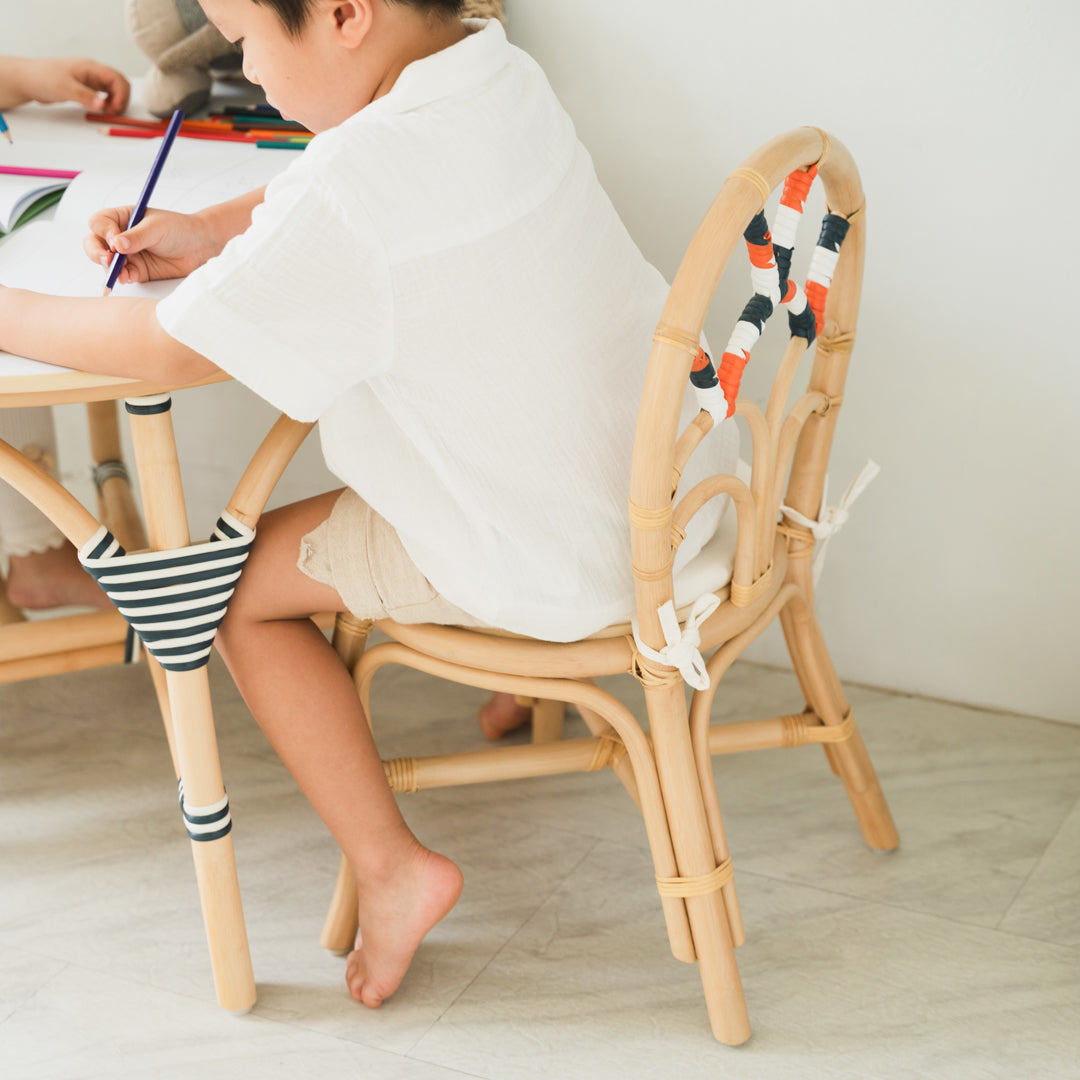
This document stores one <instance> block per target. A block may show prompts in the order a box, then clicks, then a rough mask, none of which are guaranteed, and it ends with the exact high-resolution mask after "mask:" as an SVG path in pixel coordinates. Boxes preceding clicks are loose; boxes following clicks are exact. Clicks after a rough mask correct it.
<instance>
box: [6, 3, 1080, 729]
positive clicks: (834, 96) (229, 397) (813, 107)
mask: <svg viewBox="0 0 1080 1080" xmlns="http://www.w3.org/2000/svg"><path fill="white" fill-rule="evenodd" d="M19 7H20V10H19V12H18V14H17V15H16V16H14V17H13V16H12V15H10V14H8V15H6V16H5V30H6V36H5V41H4V44H3V48H4V50H5V51H7V50H10V51H24V52H32V53H38V54H41V53H46V52H61V51H79V52H92V53H95V54H97V55H99V56H100V57H101V58H102V59H107V60H112V61H113V62H115V63H118V64H120V65H122V66H125V67H127V68H128V69H129V70H135V71H138V70H141V68H142V66H143V62H142V61H141V59H139V58H138V56H137V54H136V53H135V51H134V50H133V49H132V48H131V46H130V45H129V44H128V43H127V42H126V41H125V40H124V36H123V24H122V19H121V17H120V10H121V4H120V3H119V0H115V2H114V4H113V5H112V6H111V7H109V6H106V5H101V4H95V5H87V4H85V2H84V0H55V2H54V3H52V4H49V5H36V6H34V7H33V8H31V7H30V6H29V5H25V6H24V5H21V4H20V5H19ZM508 9H509V14H510V36H511V38H512V40H514V41H515V42H517V43H518V44H520V45H521V46H522V47H524V48H526V49H528V50H529V51H530V52H531V53H533V55H535V56H536V57H537V58H538V59H539V60H540V62H541V63H542V64H543V65H544V67H545V68H546V70H547V71H548V74H549V76H550V78H551V81H552V84H553V85H554V87H555V89H556V91H557V93H558V94H559V96H560V97H561V99H562V100H563V102H564V104H565V105H566V107H567V109H568V110H569V111H570V113H571V115H572V116H573V118H574V120H575V122H576V124H577V127H578V131H579V133H580V135H581V137H582V139H583V140H584V142H585V143H586V145H587V146H588V147H589V148H590V149H591V151H592V152H593V155H594V158H595V160H596V165H597V169H598V172H599V174H600V177H601V180H602V181H603V182H604V184H605V186H606V187H607V189H608V191H609V192H610V193H611V195H612V198H613V199H614V201H615V203H616V205H617V206H618V208H619V210H620V212H621V213H622V214H623V216H624V218H625V220H626V221H627V223H628V225H629V227H630V229H631V232H632V233H633V234H634V236H635V237H636V238H637V240H638V242H639V244H640V245H641V247H642V248H643V250H644V251H645V253H646V254H647V255H648V257H649V258H650V259H652V260H653V261H654V262H655V263H656V264H657V265H658V266H659V267H660V268H661V269H662V270H663V271H664V272H665V273H666V274H667V275H668V276H669V277H670V275H671V274H673V272H674V270H675V267H676V266H677V263H678V258H679V255H680V253H681V251H682V249H683V247H684V245H685V243H686V241H687V240H688V238H689V236H690V234H691V233H692V231H693V229H694V227H695V225H696V224H697V221H698V220H699V218H700V216H701V215H702V213H703V212H704V210H705V208H706V206H707V205H708V203H709V201H710V200H711V199H712V197H713V195H714V194H715V192H716V191H717V190H718V189H719V187H720V184H721V182H722V180H723V178H724V176H725V175H726V174H727V173H728V172H730V171H731V169H733V168H734V167H736V166H737V165H738V163H739V161H740V160H741V159H742V158H743V157H744V156H745V155H746V154H747V153H749V152H750V151H751V150H752V149H753V148H754V147H755V146H757V145H758V144H759V143H761V142H762V141H764V140H765V139H766V138H768V137H770V136H772V135H773V134H776V133H778V132H780V131H783V130H786V129H788V128H792V127H795V126H798V125H799V124H803V123H811V124H816V125H819V126H821V127H824V128H826V129H827V130H829V131H831V132H832V133H834V134H835V135H836V136H838V137H839V138H840V139H842V140H843V141H844V142H845V143H846V144H847V145H848V147H849V148H850V149H851V150H852V152H853V153H854V155H855V158H856V161H857V162H858V163H859V165H860V168H861V171H862V174H863V181H864V185H865V188H866V191H867V195H868V227H869V233H868V240H869V245H868V248H869V250H868V258H867V264H866V287H865V291H864V306H863V311H862V318H861V323H860V331H859V338H858V345H857V347H856V350H855V355H854V360H853V364H852V368H851V375H850V378H849V381H848V387H847V394H846V403H845V406H844V411H843V414H842V417H841V423H840V426H839V428H838V433H837V441H836V446H835V451H834V455H833V469H832V476H833V483H832V488H831V491H832V493H833V494H834V495H838V494H839V493H840V492H841V491H842V490H843V488H844V487H845V486H846V484H847V482H848V480H849V479H850V477H851V476H852V475H853V474H854V473H855V472H856V470H857V469H858V468H859V466H860V465H861V464H862V462H863V460H864V459H865V458H866V457H868V456H872V457H874V458H875V459H876V460H877V461H878V462H879V463H880V464H881V465H882V467H883V472H882V475H881V477H880V478H879V479H878V480H877V481H876V483H875V484H874V485H873V486H872V487H871V488H870V489H869V491H868V492H867V493H866V494H865V495H864V496H863V498H862V500H861V501H860V502H859V503H858V504H857V506H856V508H855V512H854V514H853V518H852V520H851V522H850V524H849V525H848V527H847V529H846V530H845V531H844V532H843V533H841V534H840V535H839V536H838V537H837V538H836V539H835V540H834V541H833V542H832V545H831V548H830V552H829V564H828V566H827V568H826V570H825V576H824V578H823V580H822V585H821V590H820V597H819V608H820V612H821V616H822V620H823V622H824V625H825V630H826V634H827V636H828V639H829V641H830V643H831V647H832V650H833V653H834V657H835V660H836V662H837V666H838V668H839V670H840V673H841V675H842V676H843V677H845V678H849V679H853V680H859V681H864V682H868V683H872V684H876V685H880V686H887V687H893V688H897V689H901V690H906V691H911V692H914V693H920V694H929V695H935V696H940V697H945V698H950V699H953V700H957V701H964V702H970V703H973V704H980V705H991V706H996V707H1000V708H1004V709H1010V710H1016V711H1019V712H1024V713H1031V714H1035V715H1039V716H1045V717H1052V718H1059V719H1064V720H1071V721H1074V722H1080V713H1078V708H1077V705H1076V696H1075V690H1076V687H1077V683H1078V680H1077V677H1076V674H1075V666H1076V664H1075V660H1074V657H1073V654H1074V653H1075V652H1076V650H1077V645H1078V644H1080V634H1078V633H1077V631H1076V629H1075V628H1074V627H1073V625H1072V623H1071V620H1070V619H1069V615H1070V614H1071V613H1072V612H1074V611H1077V610H1080V583H1078V582H1080V575H1077V574H1075V573H1074V572H1072V570H1071V567H1070V561H1069V555H1070V554H1071V551H1070V548H1071V546H1072V544H1073V543H1074V542H1075V538H1076V537H1077V536H1080V500H1077V499H1076V498H1075V497H1074V489H1075V488H1076V486H1077V485H1076V473H1077V464H1078V463H1080V438H1078V435H1077V412H1078V406H1080V365H1077V363H1076V362H1075V359H1074V356H1073V350H1072V349H1071V348H1070V346H1071V344H1072V341H1071V339H1072V336H1073V335H1072V334H1070V333H1069V326H1068V317H1069V311H1070V309H1071V307H1072V306H1073V305H1074V304H1075V302H1076V301H1075V299H1074V298H1075V296H1076V295H1077V288H1076V286H1077V275H1076V273H1075V271H1074V269H1073V259H1074V258H1075V252H1074V248H1075V245H1076V241H1077V238H1078V231H1077V211H1076V198H1075V195H1074V193H1073V191H1072V184H1071V183H1070V181H1071V180H1072V175H1071V174H1072V173H1074V172H1075V171H1076V169H1077V167H1078V166H1080V154H1078V152H1077V135H1076V133H1077V131H1078V130H1080V124H1078V121H1080V115H1078V112H1080V110H1078V106H1077V102H1076V96H1075V93H1074V90H1073V87H1072V85H1071V80H1070V78H1069V76H1070V73H1071V72H1072V70H1073V68H1074V66H1075V65H1074V57H1073V51H1074V48H1075V43H1076V41H1077V40H1078V36H1077V35H1078V31H1080V17H1078V14H1077V12H1078V8H1077V6H1076V4H1075V2H1074V0H1041V2H1038V0H1036V2H1035V3H1034V4H1032V5H1029V6H1027V7H1026V8H1025V6H1024V5H1020V4H1016V3H1014V2H1010V3H1006V2H1004V0H982V2H979V3H976V2H974V0H936V2H935V0H909V3H907V4H905V5H902V6H899V7H898V6H896V5H886V4H883V3H873V2H870V3H868V2H866V0H863V2H861V3H856V2H854V0H826V3H824V4H819V5H808V4H805V3H796V2H794V0H774V2H772V3H767V4H766V3H751V4H741V5H734V4H725V3H720V2H718V0H675V2H668V3H666V4H660V3H656V2H655V0H654V2H652V3H645V2H644V0H588V2H586V3H583V2H578V3H571V2H570V0H508ZM57 12H63V13H64V18H63V19H60V18H58V16H57ZM114 15H115V17H114ZM61 22H62V23H63V25H64V29H63V31H61V33H62V36H56V35H57V29H56V28H57V25H58V23H61ZM815 209H816V212H818V213H819V212H820V204H817V205H816V208H815ZM808 217H811V218H812V217H814V212H811V213H810V214H808ZM812 233H813V227H812V226H811V224H810V222H807V224H806V229H805V234H804V236H803V237H802V244H803V251H804V252H805V250H806V249H807V248H808V247H809V246H810V245H811V244H812V240H813V236H812ZM748 281H749V278H748V274H747V273H746V270H745V263H744V260H743V258H742V257H741V256H737V258H736V261H735V263H734V264H733V268H732V273H730V274H729V275H728V276H726V277H725V279H724V281H723V282H722V283H721V288H720V292H719V294H718V302H717V304H716V305H715V307H714V312H713V314H712V316H711V318H710V322H709V323H708V325H707V329H708V331H709V334H710V337H711V338H712V340H713V343H714V345H716V344H721V345H722V343H723V341H724V340H726V337H727V334H728V332H729V330H730V327H731V323H732V321H733V320H734V319H735V318H736V317H737V315H738V311H739V309H740V308H741V305H742V303H743V301H744V300H745V299H746V296H747V292H748ZM773 335H776V337H777V338H779V337H782V336H783V331H782V329H781V327H780V326H775V327H773V328H772V333H771V334H770V335H769V336H770V337H772V336H773ZM766 345H767V341H766V342H763V343H762V346H761V347H759V351H758V352H755V355H754V358H753V360H752V361H751V365H750V368H749V369H748V373H747V378H746V381H745V384H744V389H745V392H747V393H748V394H750V395H751V396H753V397H756V398H758V399H759V400H762V399H763V396H764V394H765V392H766V389H767V386H768V383H769V379H770V370H769V358H768V355H767V352H766V348H765V346H766ZM774 355H775V354H774ZM189 399H190V400H189ZM249 402H250V399H249V397H248V396H246V395H245V394H244V392H243V391H242V390H240V388H237V387H219V388H215V389H212V390H203V391H198V392H196V393H195V394H192V395H184V396H183V400H178V404H177V427H178V430H179V432H180V438H181V443H182V452H183V453H184V454H185V456H186V458H187V461H188V468H187V480H188V482H187V487H188V492H189V503H190V504H191V507H192V517H193V521H194V522H196V523H197V522H208V521H209V520H210V519H211V518H212V515H214V514H215V513H216V511H217V509H218V508H219V507H220V505H221V504H222V501H223V499H224V498H226V497H227V495H228V491H229V488H230V486H231V483H232V482H233V479H234V478H235V468H234V467H235V466H236V464H237V463H238V462H239V461H240V460H242V459H243V457H244V455H245V454H247V453H249V452H250V447H251V446H252V445H254V442H255V440H256V439H257V438H258V435H257V429H258V428H259V427H260V426H261V425H262V423H263V421H264V418H268V417H269V412H268V411H263V410H260V409H255V410H252V409H251V406H250V403H249ZM229 415H234V416H235V415H240V416H242V418H243V422H242V423H241V425H240V426H241V431H240V432H239V433H238V434H237V435H234V436H231V437H230V442H229V444H228V446H227V447H226V451H225V453H224V454H221V453H220V452H219V451H217V450H215V449H212V446H213V445H214V444H213V443H212V441H211V440H212V439H216V437H217V436H216V435H213V436H212V435H211V430H212V428H213V427H214V426H216V425H217V424H218V422H219V421H221V420H223V419H224V418H225V417H227V416H229ZM253 415H254V416H257V418H258V419H257V420H256V419H255V418H253ZM75 426H77V425H75ZM65 438H66V439H72V440H74V439H75V436H74V435H73V434H66V435H65ZM72 445H74V442H73V443H72ZM315 449H316V448H315V446H314V444H313V443H312V445H311V446H309V447H308V448H307V453H306V456H305V457H304V459H303V460H302V461H301V462H299V463H298V465H297V467H295V468H294V469H293V470H292V471H291V473H290V475H289V477H288V478H287V479H288V484H287V486H286V491H285V493H284V494H285V495H287V496H288V497H294V496H295V495H296V494H299V493H302V492H304V491H306V490H308V489H309V488H312V489H314V488H316V487H318V486H321V485H322V484H323V483H324V482H325V479H326V478H325V474H324V473H323V472H322V470H321V468H320V467H319V465H318V461H317V454H316V453H315ZM72 452H74V451H72ZM69 460H70V456H69ZM754 655H755V656H756V657H757V658H759V659H763V660H767V661H775V662H782V659H783V645H782V642H781V641H780V640H779V638H778V637H767V638H766V639H763V640H762V641H761V642H759V643H758V645H757V646H756V647H755V650H754Z"/></svg>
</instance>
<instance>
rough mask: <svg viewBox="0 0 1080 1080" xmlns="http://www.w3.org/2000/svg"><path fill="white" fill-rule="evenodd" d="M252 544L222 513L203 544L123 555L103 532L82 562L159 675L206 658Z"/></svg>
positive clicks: (248, 533)
mask: <svg viewBox="0 0 1080 1080" xmlns="http://www.w3.org/2000/svg"><path fill="white" fill-rule="evenodd" d="M254 539H255V530H254V529H249V528H248V527H247V526H246V525H245V524H243V522H240V521H237V519H236V518H234V517H233V516H232V515H231V514H229V513H223V514H222V515H221V517H220V518H219V519H218V523H217V527H216V528H215V529H214V534H213V536H212V537H211V538H210V540H209V541H208V542H206V543H205V544H193V545H191V546H190V547H184V548H175V549H173V550H171V551H139V552H135V553H133V554H128V553H127V552H125V551H124V549H123V548H122V547H121V546H120V544H119V542H118V541H117V540H116V538H115V537H114V536H113V535H112V533H110V532H109V531H108V529H106V528H105V527H104V526H102V527H101V528H100V529H99V530H98V531H97V532H96V533H95V534H94V535H93V536H92V537H91V538H90V539H89V540H88V541H87V542H86V543H85V544H84V545H83V546H82V547H81V548H80V549H79V561H80V562H81V563H82V564H83V566H84V567H85V568H86V570H87V572H88V573H89V574H91V575H92V576H93V578H94V580H95V581H97V583H98V584H99V585H100V586H101V588H102V589H104V590H105V593H106V594H107V595H108V597H109V599H110V600H111V601H112V602H113V604H114V605H115V607H116V610H117V611H119V612H120V614H121V615H123V616H124V618H125V619H127V621H128V624H129V625H130V626H131V628H132V629H133V630H134V631H135V633H136V634H138V635H139V638H140V640H141V641H142V643H143V644H144V645H145V646H146V648H147V650H148V651H149V652H150V653H151V654H152V655H153V656H154V657H155V658H156V659H157V661H158V662H159V663H160V664H161V666H162V667H163V668H165V669H166V670H167V671H192V670H194V669H195V668H200V667H202V666H203V665H205V664H206V663H207V661H208V660H209V659H210V651H211V649H212V648H213V645H214V637H215V636H216V634H217V630H218V627H219V626H220V625H221V620H222V619H224V618H225V610H226V608H227V606H228V603H229V599H230V598H231V597H232V594H233V590H234V589H235V588H236V583H237V581H238V580H239V579H240V572H241V570H243V568H244V563H245V562H246V561H247V557H248V553H249V552H250V551H251V545H252V543H253V541H254Z"/></svg>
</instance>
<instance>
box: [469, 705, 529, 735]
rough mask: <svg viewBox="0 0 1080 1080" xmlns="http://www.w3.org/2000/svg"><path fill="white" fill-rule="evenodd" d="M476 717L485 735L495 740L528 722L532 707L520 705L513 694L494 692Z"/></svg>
mask: <svg viewBox="0 0 1080 1080" xmlns="http://www.w3.org/2000/svg"><path fill="white" fill-rule="evenodd" d="M476 719H477V720H478V721H479V722H480V730H481V731H482V732H483V733H484V735H485V736H486V737H487V738H489V739H491V740H492V741H494V740H495V739H501V738H502V737H503V736H504V735H505V734H507V732H510V731H514V730H515V729H516V728H519V727H521V726H522V724H527V723H528V722H529V721H530V720H531V719H532V709H530V708H529V706H528V705H519V704H518V703H517V699H516V698H515V697H514V695H513V694H492V695H491V699H490V700H489V701H488V702H487V703H486V704H485V705H483V706H481V708H480V712H479V713H477V715H476Z"/></svg>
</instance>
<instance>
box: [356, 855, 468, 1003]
mask: <svg viewBox="0 0 1080 1080" xmlns="http://www.w3.org/2000/svg"><path fill="white" fill-rule="evenodd" d="M462 883H463V879H462V876H461V871H460V870H459V869H458V868H457V866H455V865H454V863H452V862H451V861H450V860H449V859H447V858H446V857H445V856H443V855H437V854H436V853H435V852H434V851H428V849H427V848H425V847H423V846H422V845H421V844H420V843H419V841H416V842H415V846H414V847H413V849H412V851H411V852H410V853H409V854H408V856H407V857H406V859H405V860H404V862H403V863H402V864H401V865H400V866H398V867H397V868H396V869H395V871H394V872H392V873H391V874H390V875H388V877H387V878H385V879H383V880H380V881H379V882H373V881H371V880H361V879H359V878H358V879H357V888H358V890H359V893H360V934H359V937H358V938H357V946H356V949H354V950H353V951H352V952H351V953H349V957H348V960H347V961H346V963H345V981H346V983H347V984H348V987H349V993H350V994H352V996H353V997H354V998H356V1000H357V1001H359V1002H361V1003H362V1004H364V1005H366V1006H367V1007H368V1008H370V1009H375V1008H378V1006H379V1005H381V1004H382V1003H383V1001H384V1000H385V999H386V998H388V997H389V996H390V995H391V994H392V993H393V992H394V991H395V990H396V989H397V988H398V985H399V984H400V983H401V980H402V979H403V978H404V977H405V972H406V971H408V969H409V963H410V961H411V960H412V958H413V953H415V952H416V949H417V946H418V945H419V944H420V942H421V941H422V940H423V938H424V936H425V935H426V934H427V932H428V931H429V930H430V929H431V928H432V927H433V926H434V925H435V924H436V923H437V922H439V921H440V920H441V919H443V918H444V917H445V916H446V915H447V914H448V913H449V911H450V909H451V908H452V907H453V906H454V904H455V903H457V898H458V897H459V896H460V895H461V886H462Z"/></svg>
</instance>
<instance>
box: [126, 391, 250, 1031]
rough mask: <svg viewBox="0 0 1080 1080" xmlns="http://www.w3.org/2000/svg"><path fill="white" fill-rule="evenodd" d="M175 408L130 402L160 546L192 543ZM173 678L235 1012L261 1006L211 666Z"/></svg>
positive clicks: (224, 998)
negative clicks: (209, 674)
mask: <svg viewBox="0 0 1080 1080" xmlns="http://www.w3.org/2000/svg"><path fill="white" fill-rule="evenodd" d="M170 407H171V401H170V399H169V397H168V395H162V396H161V397H157V398H138V399H134V400H132V401H129V402H128V403H127V409H128V413H129V418H130V422H131V434H132V442H133V445H134V451H135V466H136V471H137V474H138V478H139V486H140V490H141V492H142V502H143V509H144V512H145V514H146V526H147V534H148V536H149V541H150V546H151V548H153V549H155V550H171V549H173V548H182V547H185V546H187V544H188V543H189V542H190V539H189V535H188V523H187V511H186V509H185V506H184V492H183V485H182V482H181V478H180V465H179V461H178V459H177V453H176V444H175V441H174V437H173V427H172V417H171V414H170V411H169V409H170ZM166 679H167V684H168V696H169V705H170V711H171V713H172V733H173V741H174V745H175V753H176V759H177V761H178V763H179V768H180V776H181V779H182V792H183V804H184V817H185V824H186V826H187V829H188V834H189V836H191V838H192V842H191V848H192V857H193V859H194V861H195V875H196V878H197V881H198V886H199V898H200V901H201V903H202V912H203V921H204V923H205V926H206V937H207V942H208V944H209V948H210V962H211V965H212V967H213V973H214V985H215V988H216V990H217V998H218V1002H219V1004H220V1005H221V1006H222V1008H224V1009H227V1010H228V1011H230V1012H234V1013H240V1012H247V1011H248V1010H249V1009H250V1008H251V1007H252V1006H253V1005H254V1004H255V978H254V974H253V972H252V968H251V954H250V951H249V949H248V940H247V930H246V928H245V926H244V913H243V908H242V905H241V902H240V885H239V881H238V879H237V875H236V862H235V858H234V854H233V845H232V836H231V835H230V833H229V831H228V830H229V829H230V828H231V819H230V817H229V810H228V797H227V796H226V794H225V786H224V782H223V780H222V775H221V763H220V759H219V757H218V749H217V737H216V734H215V731H214V716H213V710H212V707H211V703H210V689H209V684H208V681H207V673H206V668H205V667H201V668H197V669H195V670H194V671H167V672H166Z"/></svg>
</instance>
